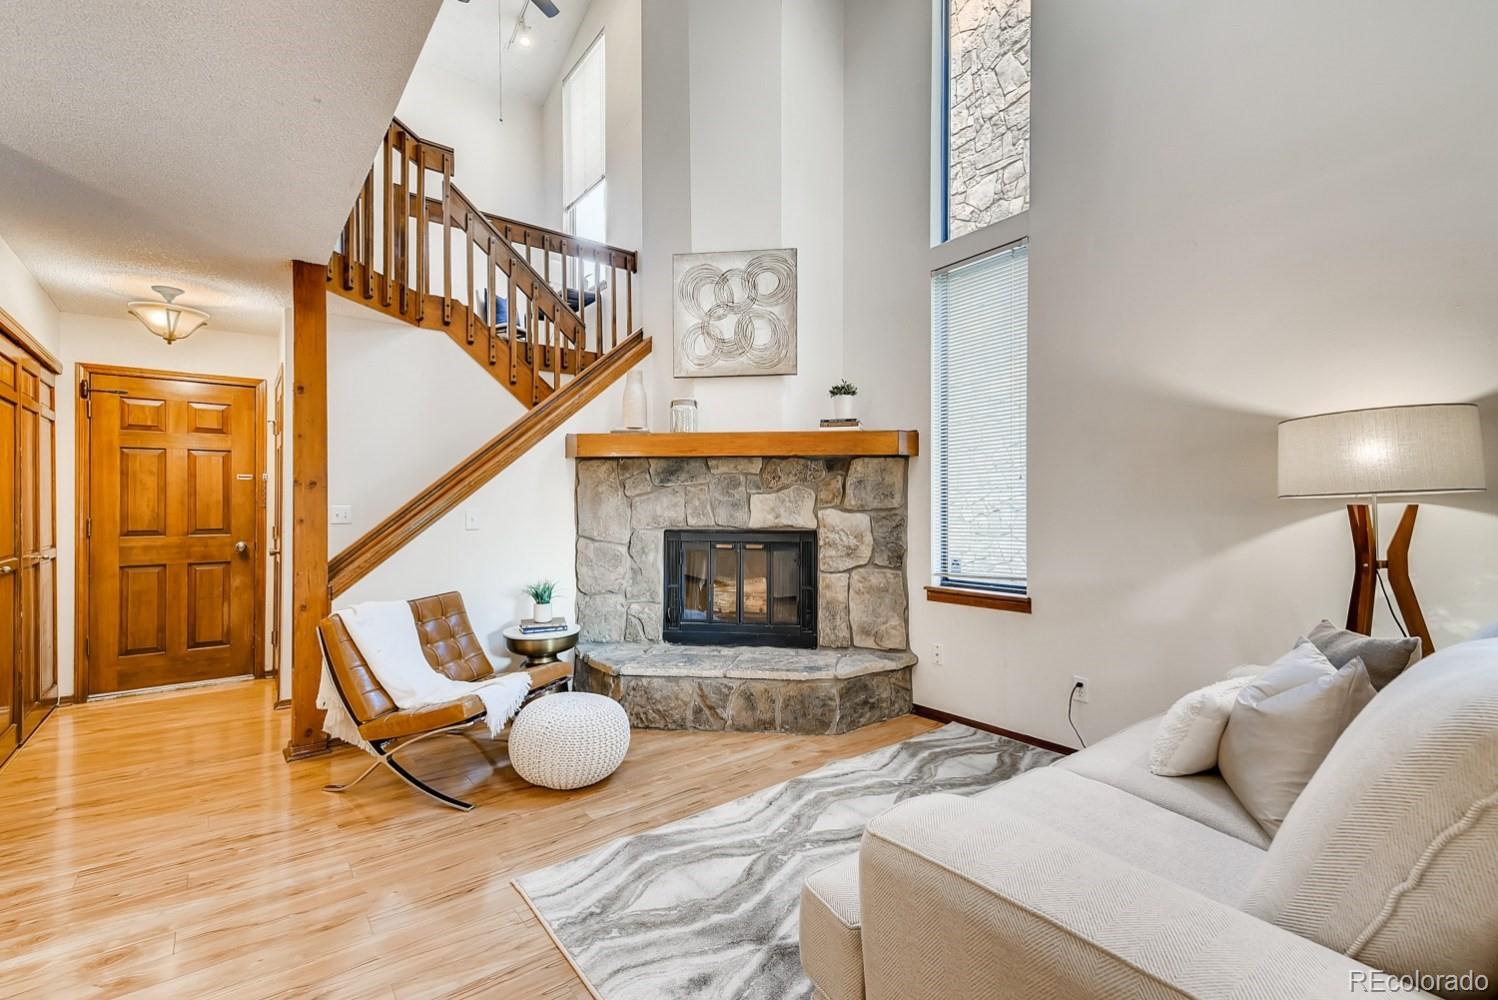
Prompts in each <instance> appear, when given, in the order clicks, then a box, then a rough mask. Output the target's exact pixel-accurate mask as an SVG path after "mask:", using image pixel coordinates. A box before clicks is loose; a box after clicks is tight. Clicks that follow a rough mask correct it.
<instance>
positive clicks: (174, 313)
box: [126, 285, 208, 344]
mask: <svg viewBox="0 0 1498 1000" xmlns="http://www.w3.org/2000/svg"><path fill="white" fill-rule="evenodd" d="M151 290H152V291H154V292H155V293H156V294H157V295H160V296H161V297H162V299H163V300H164V301H161V302H152V301H149V300H147V301H141V302H131V303H128V304H127V306H126V309H127V310H128V311H129V313H130V315H132V316H134V317H135V318H136V319H138V320H140V321H141V323H142V324H144V325H145V328H146V329H147V330H150V331H151V332H152V333H154V334H156V336H158V337H160V338H161V339H162V340H164V341H166V342H167V343H168V344H174V343H176V342H177V341H179V340H186V339H187V338H188V337H191V336H192V335H193V333H194V332H196V331H197V329H198V328H199V327H201V326H202V325H203V324H204V323H207V322H208V314H207V313H205V312H204V311H203V310H201V309H192V308H190V307H188V306H179V305H173V304H172V303H173V302H174V301H175V300H176V298H177V296H179V295H181V294H182V289H180V288H172V287H171V286H170V285H152V286H151Z"/></svg>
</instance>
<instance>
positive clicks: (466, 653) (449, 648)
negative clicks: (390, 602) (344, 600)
mask: <svg viewBox="0 0 1498 1000" xmlns="http://www.w3.org/2000/svg"><path fill="white" fill-rule="evenodd" d="M410 603H411V614H412V617H413V618H414V619H415V625H416V629H417V632H418V633H419V634H420V636H421V646H422V650H423V651H424V652H425V653H426V656H427V662H428V663H430V664H431V665H432V669H433V670H440V671H441V672H442V673H445V674H446V675H447V676H449V677H451V678H453V679H454V680H460V681H475V680H482V679H483V678H485V677H488V676H490V675H491V674H493V673H494V665H493V664H491V663H490V662H489V658H488V657H487V656H485V655H484V649H483V646H481V645H480V644H479V641H478V637H477V636H475V635H474V633H473V626H472V625H470V624H469V622H468V612H467V610H466V609H465V608H464V607H463V597H462V595H460V594H459V593H457V592H456V591H450V592H448V593H446V594H437V595H435V596H432V597H420V598H417V599H416V600H414V601H411V602H410ZM317 633H318V639H319V640H320V641H321V642H322V648H323V655H324V657H325V658H326V659H327V661H328V669H329V672H330V673H331V674H332V677H333V686H334V687H336V688H337V689H338V695H339V697H340V698H341V699H342V700H343V705H344V708H346V709H347V710H348V713H349V715H350V717H352V718H353V720H354V722H355V724H356V725H358V727H359V735H360V736H362V737H364V739H365V740H367V741H368V742H369V745H370V746H371V747H373V748H374V752H375V757H376V759H375V761H374V763H372V764H370V765H369V767H367V768H366V769H365V770H364V772H363V773H362V774H360V775H359V776H358V777H357V778H355V779H354V780H353V781H349V782H346V783H344V784H341V785H327V786H325V789H326V790H327V791H330V792H342V791H346V790H347V789H349V788H352V787H353V786H354V785H357V784H358V783H359V782H361V781H363V780H364V779H365V777H367V776H368V775H369V774H370V773H371V772H372V771H373V770H374V769H375V768H376V767H379V766H380V765H381V764H384V765H385V766H386V767H388V768H390V769H391V770H392V771H394V772H395V773H396V774H397V775H399V776H400V778H401V779H402V780H403V781H405V782H406V783H407V784H409V785H411V786H412V787H414V788H416V789H417V790H419V791H421V792H424V793H425V794H427V795H430V796H431V797H432V798H434V799H436V800H437V801H439V802H441V803H443V804H444V805H449V806H452V807H453V808H455V809H462V810H464V811H467V810H469V809H472V808H473V804H472V803H470V802H464V801H463V800H461V799H456V798H453V797H452V796H451V795H447V794H444V793H443V792H440V791H438V790H437V789H435V788H433V787H432V786H430V785H428V784H426V783H425V782H424V781H422V780H420V779H419V778H417V777H416V776H414V775H413V774H411V773H410V772H409V771H407V770H406V769H405V768H404V767H402V766H401V765H400V763H399V762H398V761H396V760H395V757H394V754H395V753H396V751H398V750H404V749H405V748H407V747H409V746H411V745H413V744H415V743H417V742H419V741H421V740H424V739H427V738H428V737H430V736H438V735H441V734H443V733H454V732H458V731H460V730H462V729H465V728H466V727H468V726H470V725H472V724H473V723H475V722H478V721H479V720H480V719H482V718H483V717H484V703H483V702H482V701H481V700H479V698H478V696H477V695H467V696H465V697H463V698H459V699H458V700H456V701H450V702H446V703H445V704H441V705H429V706H427V707H426V708H409V709H401V708H397V707H396V705H395V702H393V701H391V700H390V695H389V694H387V693H386V692H385V689H384V688H383V687H381V686H380V682H379V681H378V680H377V679H376V678H375V675H374V672H373V671H371V670H370V669H369V664H368V663H366V662H365V660H364V654H363V653H361V652H360V651H359V647H358V646H356V645H354V640H353V637H352V636H350V635H349V632H348V629H347V628H345V627H344V625H343V620H342V619H341V618H339V617H338V616H337V615H330V616H329V617H327V618H324V619H323V620H322V621H321V622H319V623H318V626H317ZM571 670H572V668H571V665H570V664H567V663H554V664H550V665H548V666H546V667H543V668H539V669H537V670H533V671H531V693H530V695H529V696H528V697H527V699H526V700H527V701H529V700H530V699H531V698H535V697H537V696H539V695H540V694H542V693H544V692H546V691H548V690H550V689H552V688H554V687H556V686H558V685H560V684H565V683H566V681H567V678H568V677H569V676H570V675H571Z"/></svg>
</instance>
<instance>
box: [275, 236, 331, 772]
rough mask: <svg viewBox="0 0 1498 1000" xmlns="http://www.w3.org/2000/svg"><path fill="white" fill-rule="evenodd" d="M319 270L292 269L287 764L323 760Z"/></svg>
mask: <svg viewBox="0 0 1498 1000" xmlns="http://www.w3.org/2000/svg"><path fill="white" fill-rule="evenodd" d="M326 274H327V266H326V265H318V264H308V263H306V262H305V261H293V262H292V376H293V378H294V383H293V385H294V388H293V390H292V403H291V438H292V456H291V468H292V473H291V616H292V617H291V641H290V643H289V646H290V649H291V741H290V742H289V743H287V745H286V750H285V755H286V759H287V760H299V759H301V758H304V757H312V756H316V755H318V754H323V753H327V752H328V749H329V740H328V736H327V734H326V733H324V732H323V730H322V720H323V713H322V711H321V710H320V709H318V707H317V688H318V681H319V679H320V678H321V676H322V648H321V647H320V646H319V644H318V641H317V623H318V622H319V621H321V620H322V619H323V618H325V617H327V614H328V610H329V604H330V601H329V597H328V294H327V289H326V280H325V276H326Z"/></svg>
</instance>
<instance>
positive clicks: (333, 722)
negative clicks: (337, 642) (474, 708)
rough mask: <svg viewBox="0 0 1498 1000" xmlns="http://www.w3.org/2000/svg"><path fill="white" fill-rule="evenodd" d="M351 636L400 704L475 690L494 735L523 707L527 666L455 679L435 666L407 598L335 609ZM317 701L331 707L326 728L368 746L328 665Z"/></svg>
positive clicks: (436, 702)
mask: <svg viewBox="0 0 1498 1000" xmlns="http://www.w3.org/2000/svg"><path fill="white" fill-rule="evenodd" d="M336 614H337V615H338V617H339V618H341V619H342V620H343V625H344V627H345V628H347V629H348V632H349V636H350V638H352V639H353V640H354V645H356V646H358V647H359V652H360V653H362V654H364V662H365V663H367V664H369V669H370V671H371V672H372V673H373V674H374V675H375V679H376V680H378V681H379V682H380V686H381V687H382V688H384V689H385V692H386V693H387V694H388V695H390V700H391V701H393V702H395V705H396V707H397V708H425V707H427V706H428V705H440V704H442V703H443V702H447V701H456V700H458V699H459V698H462V697H463V696H464V695H470V694H476V695H478V696H479V698H480V699H482V701H483V702H484V708H485V709H486V713H487V714H486V715H485V721H486V722H487V723H488V725H489V733H490V735H491V736H495V737H497V736H499V734H500V733H501V732H503V730H504V728H505V726H506V725H507V724H508V723H509V721H510V718H511V716H513V715H514V714H515V713H516V712H517V711H519V710H520V705H521V703H522V702H523V701H525V696H526V695H527V694H529V693H530V689H531V679H530V675H529V674H528V673H526V672H525V671H524V670H517V671H514V672H513V673H505V674H500V675H497V676H495V677H491V678H487V679H485V680H481V681H455V680H453V679H452V678H450V677H448V676H447V675H446V674H443V673H439V672H438V671H436V670H433V669H432V666H431V664H430V663H428V662H427V658H426V654H425V653H423V652H422V649H421V640H420V639H419V638H418V636H417V634H416V623H415V621H414V620H413V619H412V617H411V606H410V605H409V604H407V603H406V602H405V601H366V602H364V603H363V604H356V605H354V606H353V607H351V608H345V609H343V610H341V611H338V612H336ZM317 705H318V707H319V708H323V709H326V710H327V713H328V715H327V719H326V721H325V722H324V724H323V728H324V729H325V730H327V732H328V735H330V736H336V737H337V738H338V739H341V740H343V741H344V742H345V743H352V744H354V745H355V746H358V747H362V748H364V749H365V750H370V749H371V747H370V746H369V744H368V743H366V742H365V741H364V740H363V739H362V738H361V737H360V736H359V727H358V726H357V725H356V724H355V723H354V720H353V719H351V718H349V714H348V712H347V710H346V709H344V707H343V701H342V699H340V698H339V697H338V692H337V690H336V689H335V688H334V687H333V684H332V677H331V676H329V674H328V668H327V666H326V665H324V667H323V677H322V684H321V686H320V688H319V690H318V693H317Z"/></svg>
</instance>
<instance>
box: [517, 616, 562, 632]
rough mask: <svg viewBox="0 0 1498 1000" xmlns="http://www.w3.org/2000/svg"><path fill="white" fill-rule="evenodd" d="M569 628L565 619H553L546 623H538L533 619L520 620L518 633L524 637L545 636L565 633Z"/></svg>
mask: <svg viewBox="0 0 1498 1000" xmlns="http://www.w3.org/2000/svg"><path fill="white" fill-rule="evenodd" d="M570 627H571V626H569V625H568V624H567V619H565V618H553V619H552V620H551V621H548V622H538V621H536V620H535V619H534V618H522V619H520V631H521V632H522V633H523V634H525V635H546V634H547V633H549V632H565V631H567V629H568V628H570Z"/></svg>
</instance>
